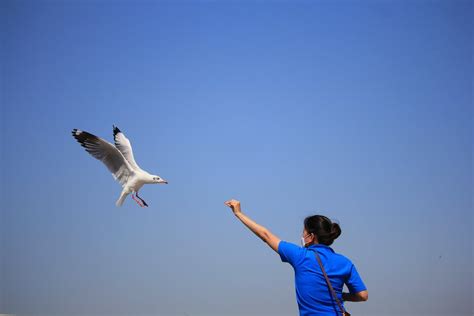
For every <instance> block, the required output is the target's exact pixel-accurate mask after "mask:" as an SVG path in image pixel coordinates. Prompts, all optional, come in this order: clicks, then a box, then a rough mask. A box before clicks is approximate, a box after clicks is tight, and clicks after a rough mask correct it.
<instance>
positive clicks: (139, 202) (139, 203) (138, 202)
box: [132, 193, 148, 207]
mask: <svg viewBox="0 0 474 316" xmlns="http://www.w3.org/2000/svg"><path fill="white" fill-rule="evenodd" d="M137 197H138V195H137ZM132 199H133V200H134V201H135V202H137V204H138V205H140V207H144V206H143V204H142V202H141V199H140V201H139V200H137V199H136V198H135V196H134V195H133V193H132ZM147 206H148V205H147Z"/></svg>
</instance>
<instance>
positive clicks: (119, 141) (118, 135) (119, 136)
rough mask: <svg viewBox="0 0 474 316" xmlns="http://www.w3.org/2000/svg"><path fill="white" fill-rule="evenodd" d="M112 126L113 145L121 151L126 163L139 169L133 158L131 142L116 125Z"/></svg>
mask: <svg viewBox="0 0 474 316" xmlns="http://www.w3.org/2000/svg"><path fill="white" fill-rule="evenodd" d="M113 128H114V141H115V147H117V149H118V150H120V152H121V153H122V155H123V156H124V157H125V159H127V161H128V163H129V164H130V165H131V166H132V168H134V169H136V170H139V169H140V167H139V166H138V165H137V163H136V162H135V158H133V150H132V144H130V141H129V140H128V138H127V137H125V135H124V133H122V131H121V130H119V128H118V127H117V126H113Z"/></svg>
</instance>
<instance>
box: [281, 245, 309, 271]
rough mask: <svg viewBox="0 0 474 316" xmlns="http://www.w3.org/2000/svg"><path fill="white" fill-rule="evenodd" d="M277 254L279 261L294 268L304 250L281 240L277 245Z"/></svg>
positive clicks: (301, 257)
mask: <svg viewBox="0 0 474 316" xmlns="http://www.w3.org/2000/svg"><path fill="white" fill-rule="evenodd" d="M278 254H279V255H280V258H281V261H283V262H288V263H289V264H291V265H292V266H293V267H294V266H295V265H297V264H298V263H299V262H301V260H302V259H303V257H304V249H303V248H302V247H299V246H297V245H295V244H292V243H289V242H286V241H283V240H282V241H280V243H279V244H278Z"/></svg>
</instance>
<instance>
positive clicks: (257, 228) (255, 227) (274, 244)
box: [225, 200, 280, 252]
mask: <svg viewBox="0 0 474 316" xmlns="http://www.w3.org/2000/svg"><path fill="white" fill-rule="evenodd" d="M225 205H227V206H228V207H230V208H231V209H232V212H233V213H234V215H235V216H236V217H237V218H238V219H240V221H241V222H242V223H243V224H244V225H245V226H247V227H248V228H249V229H250V230H251V231H252V232H253V233H254V234H255V235H257V236H258V237H260V238H261V239H262V240H263V241H264V242H266V243H267V244H268V245H269V246H270V248H272V249H273V250H275V251H276V252H278V244H279V243H280V238H278V237H277V236H275V235H273V234H272V232H270V231H269V230H268V229H266V228H265V227H263V226H262V225H259V224H257V223H255V222H254V221H253V220H252V219H251V218H250V217H248V216H247V215H245V214H244V213H242V211H241V210H240V202H239V201H237V200H229V201H227V202H225Z"/></svg>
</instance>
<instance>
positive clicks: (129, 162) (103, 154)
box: [72, 126, 168, 207]
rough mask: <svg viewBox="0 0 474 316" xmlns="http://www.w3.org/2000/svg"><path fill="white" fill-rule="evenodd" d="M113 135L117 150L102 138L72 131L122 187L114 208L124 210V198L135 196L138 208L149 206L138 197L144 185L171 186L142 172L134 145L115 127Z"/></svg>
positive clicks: (76, 130) (75, 130)
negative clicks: (134, 153)
mask: <svg viewBox="0 0 474 316" xmlns="http://www.w3.org/2000/svg"><path fill="white" fill-rule="evenodd" d="M113 131H114V141H115V146H114V145H112V144H111V143H109V142H108V141H105V140H103V139H102V138H100V137H97V136H95V135H92V134H91V133H88V132H86V131H81V130H78V129H76V128H75V129H73V130H72V136H73V137H74V138H75V139H76V140H77V141H78V142H79V143H80V144H81V146H82V147H84V148H85V149H86V151H87V152H88V153H89V154H91V155H92V157H94V158H96V159H98V160H100V161H102V162H103V163H104V164H105V166H106V167H107V168H108V169H109V171H110V172H111V173H112V176H113V177H114V179H115V180H117V181H118V182H120V184H121V185H122V188H123V190H122V193H121V194H120V197H119V199H118V200H117V202H115V205H117V206H121V205H122V204H123V201H124V200H125V198H126V197H127V196H128V195H129V194H130V193H132V199H133V200H134V201H135V202H137V204H138V205H140V206H141V207H144V206H148V204H146V202H145V201H144V200H143V199H142V198H141V197H139V196H138V190H140V188H141V187H142V186H143V185H144V184H151V183H155V184H156V183H165V184H167V183H168V182H167V181H166V180H164V179H162V178H161V177H159V176H157V175H153V174H149V173H148V172H146V171H145V170H142V169H141V168H140V167H139V166H138V165H137V163H136V162H135V159H134V158H133V151H132V145H131V144H130V141H129V140H128V138H127V137H125V135H124V134H123V133H122V132H121V131H120V130H119V129H118V127H116V126H113ZM134 194H135V195H136V198H135V196H134ZM137 199H138V200H137Z"/></svg>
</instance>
